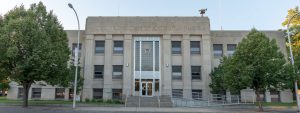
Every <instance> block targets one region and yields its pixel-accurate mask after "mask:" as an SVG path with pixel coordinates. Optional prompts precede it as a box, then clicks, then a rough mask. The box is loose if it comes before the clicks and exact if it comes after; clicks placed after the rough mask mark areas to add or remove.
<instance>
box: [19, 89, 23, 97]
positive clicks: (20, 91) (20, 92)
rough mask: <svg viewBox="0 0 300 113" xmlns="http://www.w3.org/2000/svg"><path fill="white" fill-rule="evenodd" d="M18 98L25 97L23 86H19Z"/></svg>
mask: <svg viewBox="0 0 300 113" xmlns="http://www.w3.org/2000/svg"><path fill="white" fill-rule="evenodd" d="M18 98H23V88H18Z"/></svg>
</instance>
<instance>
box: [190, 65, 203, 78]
mask: <svg viewBox="0 0 300 113" xmlns="http://www.w3.org/2000/svg"><path fill="white" fill-rule="evenodd" d="M191 75H192V79H193V80H195V79H197V80H201V66H192V67H191Z"/></svg>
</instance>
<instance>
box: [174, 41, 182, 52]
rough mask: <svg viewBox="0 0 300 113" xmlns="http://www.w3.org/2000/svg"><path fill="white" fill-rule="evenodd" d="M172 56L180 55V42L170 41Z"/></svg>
mask: <svg viewBox="0 0 300 113" xmlns="http://www.w3.org/2000/svg"><path fill="white" fill-rule="evenodd" d="M172 54H181V41H172Z"/></svg>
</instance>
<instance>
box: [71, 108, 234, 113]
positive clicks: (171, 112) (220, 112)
mask: <svg viewBox="0 0 300 113" xmlns="http://www.w3.org/2000/svg"><path fill="white" fill-rule="evenodd" d="M76 110H82V111H110V112H155V113H157V112H159V113H161V112H168V113H178V112H180V113H182V112H189V113H190V112H192V113H195V112H207V113H228V112H226V111H225V112H224V111H223V110H217V109H207V108H151V107H143V108H142V107H141V108H137V107H126V108H125V107H118V108H117V107H78V108H77V109H76Z"/></svg>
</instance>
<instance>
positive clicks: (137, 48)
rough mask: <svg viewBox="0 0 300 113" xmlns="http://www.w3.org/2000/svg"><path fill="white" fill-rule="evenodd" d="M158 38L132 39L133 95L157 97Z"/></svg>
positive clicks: (158, 74) (158, 75)
mask: <svg viewBox="0 0 300 113" xmlns="http://www.w3.org/2000/svg"><path fill="white" fill-rule="evenodd" d="M159 39H160V38H159V37H158V36H136V37H135V38H134V73H133V74H134V81H135V83H134V90H133V95H139V96H157V95H159V89H160V86H159V82H160V40H159Z"/></svg>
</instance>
